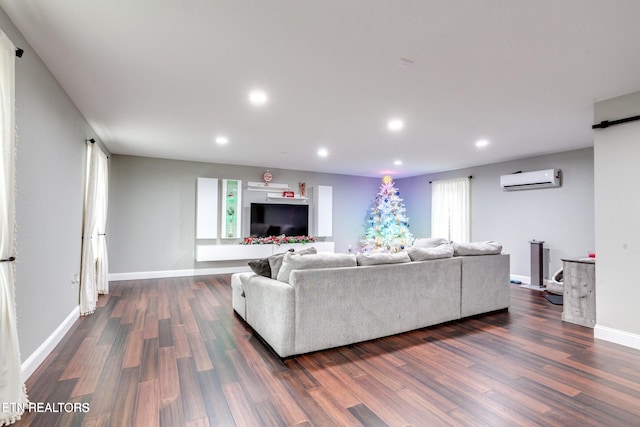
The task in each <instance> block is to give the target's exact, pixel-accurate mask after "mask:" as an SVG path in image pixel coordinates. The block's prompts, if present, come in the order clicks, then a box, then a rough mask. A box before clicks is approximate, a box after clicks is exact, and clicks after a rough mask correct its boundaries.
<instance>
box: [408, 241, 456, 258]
mask: <svg viewBox="0 0 640 427" xmlns="http://www.w3.org/2000/svg"><path fill="white" fill-rule="evenodd" d="M407 252H408V253H409V257H410V258H411V261H427V260H430V259H440V258H451V257H453V246H451V245H440V246H438V247H435V248H416V247H415V246H412V247H410V248H407Z"/></svg>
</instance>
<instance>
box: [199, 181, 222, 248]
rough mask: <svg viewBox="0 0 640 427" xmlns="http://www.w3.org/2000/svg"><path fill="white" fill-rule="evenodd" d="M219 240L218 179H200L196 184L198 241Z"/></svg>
mask: <svg viewBox="0 0 640 427" xmlns="http://www.w3.org/2000/svg"><path fill="white" fill-rule="evenodd" d="M216 238H218V179H217V178H198V181H197V184H196V239H216Z"/></svg>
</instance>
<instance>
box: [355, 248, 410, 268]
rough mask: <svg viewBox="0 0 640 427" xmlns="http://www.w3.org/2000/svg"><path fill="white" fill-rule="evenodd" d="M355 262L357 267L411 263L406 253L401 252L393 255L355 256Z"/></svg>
mask: <svg viewBox="0 0 640 427" xmlns="http://www.w3.org/2000/svg"><path fill="white" fill-rule="evenodd" d="M356 261H357V262H358V265H379V264H400V263H403V262H411V258H409V254H408V253H406V252H404V251H403V252H396V253H393V254H387V253H381V254H357V255H356Z"/></svg>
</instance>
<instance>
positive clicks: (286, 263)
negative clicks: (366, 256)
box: [278, 253, 357, 283]
mask: <svg viewBox="0 0 640 427" xmlns="http://www.w3.org/2000/svg"><path fill="white" fill-rule="evenodd" d="M356 265H357V263H356V257H355V255H352V254H339V253H337V254H336V253H322V254H311V255H304V256H303V255H300V254H299V253H298V254H292V253H286V254H285V255H284V259H283V261H282V267H281V268H280V271H279V272H278V280H279V281H281V282H285V283H289V276H290V275H291V272H292V271H293V270H309V269H312V268H338V267H355V266H356Z"/></svg>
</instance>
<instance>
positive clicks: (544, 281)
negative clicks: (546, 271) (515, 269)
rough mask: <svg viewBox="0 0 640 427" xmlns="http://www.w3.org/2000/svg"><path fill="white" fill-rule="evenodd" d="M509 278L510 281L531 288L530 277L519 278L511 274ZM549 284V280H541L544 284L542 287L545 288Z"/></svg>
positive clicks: (519, 276)
mask: <svg viewBox="0 0 640 427" xmlns="http://www.w3.org/2000/svg"><path fill="white" fill-rule="evenodd" d="M509 277H510V278H511V279H514V280H519V281H521V282H522V284H523V285H529V286H531V277H530V276H521V275H519V274H511V275H509ZM549 282H550V280H549V279H542V283H543V284H544V286H547V285H548V284H549Z"/></svg>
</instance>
